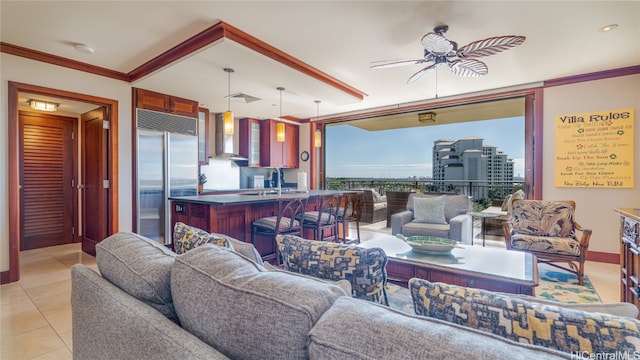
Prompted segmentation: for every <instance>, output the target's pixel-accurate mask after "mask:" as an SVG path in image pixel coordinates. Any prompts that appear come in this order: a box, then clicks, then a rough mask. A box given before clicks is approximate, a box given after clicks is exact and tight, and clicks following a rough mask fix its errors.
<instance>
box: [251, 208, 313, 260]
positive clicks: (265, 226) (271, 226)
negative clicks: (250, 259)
mask: <svg viewBox="0 0 640 360" xmlns="http://www.w3.org/2000/svg"><path fill="white" fill-rule="evenodd" d="M308 200H309V198H308V197H297V198H279V199H278V201H277V212H276V214H275V215H274V216H267V217H263V218H259V219H256V220H254V221H253V223H252V224H251V243H252V244H253V245H254V246H256V240H255V238H256V236H265V237H269V238H272V239H273V242H274V244H275V241H276V240H275V239H276V236H277V235H280V234H285V235H297V236H300V237H302V223H301V222H300V217H301V216H302V214H304V211H305V210H306V208H307V201H308ZM275 248H276V259H275V260H276V263H277V264H280V255H279V253H278V251H277V248H278V247H277V246H275Z"/></svg>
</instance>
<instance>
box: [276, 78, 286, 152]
mask: <svg viewBox="0 0 640 360" xmlns="http://www.w3.org/2000/svg"><path fill="white" fill-rule="evenodd" d="M277 89H278V91H280V119H282V92H283V91H284V88H283V87H282V86H280V87H278V88H277ZM276 141H277V142H284V123H282V122H278V124H277V125H276Z"/></svg>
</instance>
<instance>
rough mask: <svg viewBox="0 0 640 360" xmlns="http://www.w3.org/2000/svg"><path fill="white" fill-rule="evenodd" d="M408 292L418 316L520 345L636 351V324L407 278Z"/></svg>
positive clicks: (639, 344) (639, 328) (639, 338)
mask: <svg viewBox="0 0 640 360" xmlns="http://www.w3.org/2000/svg"><path fill="white" fill-rule="evenodd" d="M409 288H410V290H411V296H412V298H413V305H414V308H415V311H416V314H418V315H424V316H429V317H433V318H437V319H441V320H446V321H449V322H452V323H455V324H460V325H465V326H468V327H472V328H476V329H479V330H482V331H486V332H490V333H493V334H496V335H499V336H502V337H505V338H507V339H511V340H514V341H517V342H520V343H527V344H532V345H539V346H544V347H547V348H551V349H556V350H560V351H564V352H571V353H578V352H586V353H614V352H625V351H627V352H630V353H633V352H638V351H640V321H638V320H636V319H631V318H626V317H619V316H613V315H608V314H603V313H588V312H584V311H579V310H572V309H565V308H561V307H557V306H550V305H544V304H538V303H530V302H527V301H525V300H522V299H517V298H513V297H507V296H503V295H500V294H496V293H492V292H489V291H484V290H480V289H471V288H464V287H459V286H455V285H447V284H443V283H430V282H428V281H426V280H422V279H415V278H414V279H411V280H410V281H409Z"/></svg>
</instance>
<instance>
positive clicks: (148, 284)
mask: <svg viewBox="0 0 640 360" xmlns="http://www.w3.org/2000/svg"><path fill="white" fill-rule="evenodd" d="M174 258H175V254H174V253H173V252H171V251H170V250H169V249H167V248H166V247H165V246H164V245H162V244H160V243H158V242H157V241H153V240H151V239H147V238H145V237H143V236H140V235H138V234H134V233H130V232H119V233H116V234H113V235H111V236H109V237H107V238H106V239H104V240H102V241H101V242H99V243H98V244H97V245H96V263H97V265H98V269H99V270H100V273H101V274H102V277H104V278H105V279H107V280H109V281H110V282H111V283H112V284H114V285H116V286H117V287H119V288H120V289H122V290H124V291H125V292H126V293H128V294H129V295H131V296H133V297H135V298H136V299H138V300H140V301H142V302H144V303H146V304H148V305H150V306H151V307H153V308H154V309H156V310H158V311H159V312H161V313H162V314H163V315H165V316H166V317H168V318H169V319H171V320H172V321H174V322H176V323H178V317H177V315H176V313H175V310H174V307H173V300H172V297H171V286H170V280H171V267H172V265H173V261H174Z"/></svg>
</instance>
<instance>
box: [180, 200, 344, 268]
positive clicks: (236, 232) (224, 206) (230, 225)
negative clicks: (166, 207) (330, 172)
mask: <svg viewBox="0 0 640 360" xmlns="http://www.w3.org/2000/svg"><path fill="white" fill-rule="evenodd" d="M260 190H262V191H264V190H265V189H260ZM266 190H267V191H268V189H266ZM343 193H344V192H343V191H334V190H311V191H308V192H303V193H298V192H296V191H283V192H282V194H281V195H278V194H277V193H267V194H266V195H261V194H259V191H258V189H256V191H255V192H253V193H250V194H247V193H243V194H224V195H197V196H179V197H170V198H169V200H171V224H172V226H174V225H175V223H176V222H178V221H180V222H183V223H185V224H187V225H191V226H195V227H197V228H200V229H203V230H206V231H208V232H215V233H219V234H225V235H229V236H231V237H234V238H236V239H238V240H241V241H245V242H251V224H252V223H253V221H254V220H256V219H259V218H262V217H266V216H273V215H276V211H277V200H278V199H279V198H291V197H308V198H309V201H308V204H307V211H312V210H316V209H317V206H318V200H319V197H320V196H322V195H331V194H338V195H342V194H343ZM341 231H344V229H342V230H341ZM304 237H305V238H307V239H311V238H313V232H312V231H309V232H305V234H304ZM253 245H254V246H255V247H256V249H257V250H258V252H259V253H260V255H261V256H262V258H263V260H265V261H269V262H274V261H275V257H276V244H275V240H274V239H266V238H259V239H256V241H255V243H254V244H253Z"/></svg>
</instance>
